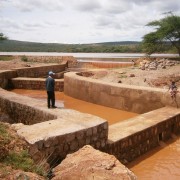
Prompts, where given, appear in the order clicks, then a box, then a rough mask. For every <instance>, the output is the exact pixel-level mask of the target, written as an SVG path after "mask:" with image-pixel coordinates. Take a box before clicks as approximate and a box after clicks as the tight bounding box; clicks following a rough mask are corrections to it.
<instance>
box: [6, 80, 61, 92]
mask: <svg viewBox="0 0 180 180" xmlns="http://www.w3.org/2000/svg"><path fill="white" fill-rule="evenodd" d="M9 86H11V88H14V89H35V90H36V89H37V90H45V78H21V77H18V78H12V79H11V80H10V81H9ZM63 90H64V79H55V91H60V92H62V91H63Z"/></svg>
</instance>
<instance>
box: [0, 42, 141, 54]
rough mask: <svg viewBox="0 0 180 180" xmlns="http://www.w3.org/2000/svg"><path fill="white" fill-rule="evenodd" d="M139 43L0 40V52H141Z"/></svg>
mask: <svg viewBox="0 0 180 180" xmlns="http://www.w3.org/2000/svg"><path fill="white" fill-rule="evenodd" d="M140 44H141V42H138V41H119V42H101V43H92V44H58V43H37V42H26V41H16V40H5V41H0V52H141V48H140Z"/></svg>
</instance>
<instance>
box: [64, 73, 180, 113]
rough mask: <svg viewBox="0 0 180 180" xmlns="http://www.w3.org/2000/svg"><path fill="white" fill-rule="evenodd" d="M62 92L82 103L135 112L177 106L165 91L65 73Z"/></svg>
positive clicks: (179, 96)
mask: <svg viewBox="0 0 180 180" xmlns="http://www.w3.org/2000/svg"><path fill="white" fill-rule="evenodd" d="M64 93H65V94H67V95H69V96H72V97H74V98H77V99H81V100H84V101H88V102H92V103H95V104H100V105H103V106H108V107H111V108H116V109H122V110H125V111H131V112H135V113H145V112H148V111H152V110H155V109H158V108H161V107H164V106H167V105H170V106H175V107H176V106H177V104H176V103H175V102H172V99H171V97H170V94H169V93H167V90H163V89H159V88H149V87H140V86H130V85H123V84H118V83H104V82H102V81H101V80H96V79H90V78H86V77H82V76H79V75H77V74H76V73H75V72H70V73H66V74H65V77H64ZM177 103H180V95H177ZM178 106H180V104H178Z"/></svg>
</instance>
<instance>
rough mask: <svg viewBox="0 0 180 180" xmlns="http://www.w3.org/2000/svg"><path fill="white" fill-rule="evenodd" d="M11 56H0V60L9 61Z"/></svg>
mask: <svg viewBox="0 0 180 180" xmlns="http://www.w3.org/2000/svg"><path fill="white" fill-rule="evenodd" d="M12 59H13V56H0V61H11V60H12Z"/></svg>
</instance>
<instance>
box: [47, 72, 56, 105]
mask: <svg viewBox="0 0 180 180" xmlns="http://www.w3.org/2000/svg"><path fill="white" fill-rule="evenodd" d="M48 74H49V76H48V77H47V79H46V90H47V105H48V108H50V107H52V108H56V106H55V93H54V87H55V80H54V75H55V73H54V72H53V71H49V73H48ZM50 104H51V105H50Z"/></svg>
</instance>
